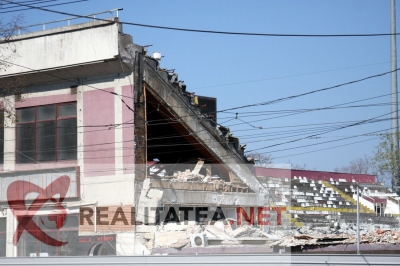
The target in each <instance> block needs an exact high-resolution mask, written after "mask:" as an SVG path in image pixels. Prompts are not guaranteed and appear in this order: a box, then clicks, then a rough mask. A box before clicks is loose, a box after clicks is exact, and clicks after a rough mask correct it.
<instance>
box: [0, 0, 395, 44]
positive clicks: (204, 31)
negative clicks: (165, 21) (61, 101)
mask: <svg viewBox="0 0 400 266" xmlns="http://www.w3.org/2000/svg"><path fill="white" fill-rule="evenodd" d="M3 1H5V2H9V3H11V1H10V0H3ZM17 4H18V5H20V6H26V7H30V8H33V9H38V10H42V11H46V12H51V13H57V14H61V15H68V16H74V17H79V18H89V17H87V16H82V15H78V14H72V13H68V12H61V11H56V10H52V9H47V8H42V7H35V6H30V5H27V4H22V3H17ZM90 19H93V18H90ZM94 19H96V20H100V21H107V20H105V19H100V18H94ZM119 23H121V24H124V25H131V26H139V27H146V28H155V29H164V30H174V31H185V32H196V33H212V34H224V35H242V36H260V37H325V38H326V37H379V36H392V35H400V33H366V34H279V33H253V32H231V31H216V30H201V29H189V28H177V27H166V26H157V25H149V24H141V23H133V22H125V21H121V22H119Z"/></svg>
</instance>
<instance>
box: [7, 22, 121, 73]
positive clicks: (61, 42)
mask: <svg viewBox="0 0 400 266" xmlns="http://www.w3.org/2000/svg"><path fill="white" fill-rule="evenodd" d="M99 26H101V27H99ZM13 40H14V41H13V42H11V43H6V44H0V45H1V49H2V51H5V54H4V55H3V58H7V61H9V62H11V64H10V66H9V67H8V68H7V71H5V70H2V72H0V76H6V75H13V74H21V73H27V72H32V70H48V69H53V68H61V67H66V66H71V65H78V64H85V63H89V62H94V61H103V60H107V59H108V60H110V59H114V57H115V56H117V55H118V25H117V24H115V23H112V24H110V23H105V22H98V21H96V22H89V23H84V24H79V25H74V26H68V27H62V28H55V29H51V30H45V31H39V32H34V33H28V34H24V35H19V36H17V37H14V38H13ZM78 46H79V49H77V47H78ZM14 49H15V51H16V53H15V54H13V52H12V51H13V50H14ZM14 64H16V65H14Z"/></svg>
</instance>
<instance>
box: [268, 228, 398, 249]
mask: <svg viewBox="0 0 400 266" xmlns="http://www.w3.org/2000/svg"><path fill="white" fill-rule="evenodd" d="M353 229H355V228H354V227H351V228H345V229H344V230H335V229H331V228H312V229H309V228H304V229H303V230H301V229H300V228H299V229H297V230H291V231H290V230H289V231H281V232H276V233H278V234H280V237H281V239H280V240H278V241H276V242H274V243H272V244H270V246H281V247H295V246H307V245H309V246H311V245H337V244H356V243H357V237H356V230H353ZM369 229H370V228H364V229H362V230H360V243H363V244H380V243H381V244H384V243H390V244H396V243H400V231H399V230H397V229H393V230H391V229H380V228H378V229H377V230H369Z"/></svg>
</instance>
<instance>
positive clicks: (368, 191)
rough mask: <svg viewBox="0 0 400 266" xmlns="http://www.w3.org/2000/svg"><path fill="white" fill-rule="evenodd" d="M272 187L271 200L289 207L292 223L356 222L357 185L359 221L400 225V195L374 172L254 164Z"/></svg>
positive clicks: (324, 224)
mask: <svg viewBox="0 0 400 266" xmlns="http://www.w3.org/2000/svg"><path fill="white" fill-rule="evenodd" d="M254 173H255V175H256V177H257V178H258V180H259V181H260V182H261V183H262V184H263V185H264V186H265V187H266V188H267V189H268V190H269V192H270V195H271V196H270V202H271V204H274V205H276V206H280V207H283V208H286V213H285V212H283V217H286V218H287V219H288V220H289V221H290V222H291V225H292V226H310V227H325V226H330V227H334V226H340V224H343V223H346V224H349V225H351V224H355V223H356V221H357V186H358V189H359V200H360V223H361V224H371V225H375V226H379V227H382V228H396V227H397V228H398V227H399V220H398V217H399V208H400V205H399V203H400V197H398V195H396V194H395V193H393V192H392V191H391V190H390V189H389V188H387V187H385V186H384V185H383V184H382V183H378V182H376V177H375V176H374V175H360V174H347V173H332V172H322V171H308V170H288V169H276V168H265V167H257V166H256V167H254Z"/></svg>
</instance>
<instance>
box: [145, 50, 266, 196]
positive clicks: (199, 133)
mask: <svg viewBox="0 0 400 266" xmlns="http://www.w3.org/2000/svg"><path fill="white" fill-rule="evenodd" d="M144 60H145V61H144V64H143V67H144V73H145V74H144V81H145V82H146V84H147V85H148V86H146V88H147V89H148V90H149V91H150V92H151V93H152V94H153V95H154V96H155V97H156V98H157V99H158V100H159V101H160V102H161V103H162V104H163V105H164V106H165V107H166V108H167V109H168V110H169V112H170V113H171V114H172V115H173V116H174V117H175V118H176V119H178V120H179V121H180V123H181V125H183V126H184V127H185V129H186V130H187V131H188V132H189V133H191V134H192V135H193V136H194V137H195V138H196V139H197V141H198V142H199V143H201V144H202V145H203V146H204V147H205V148H206V149H207V150H208V151H209V152H210V153H211V154H213V155H214V157H215V158H217V159H218V161H219V162H220V163H221V164H223V165H224V166H225V168H226V169H228V170H230V171H232V172H233V173H234V174H235V175H236V176H237V177H238V178H239V179H240V180H241V181H242V182H243V183H244V184H246V185H247V186H248V187H249V188H250V189H251V190H253V191H254V192H256V193H260V192H265V191H264V188H263V186H262V185H261V184H260V183H259V181H258V180H257V179H256V178H255V177H254V175H253V172H252V170H251V169H250V168H249V166H248V165H247V164H245V162H244V161H243V160H242V158H241V157H240V156H239V154H238V153H236V152H235V151H234V150H232V149H230V148H229V146H228V145H227V144H226V143H224V141H223V140H222V139H221V138H219V136H218V133H217V131H216V130H215V129H214V128H212V127H211V125H209V124H208V123H207V122H206V121H204V120H203V119H202V118H201V115H200V113H199V112H198V111H197V110H194V108H191V106H190V105H189V104H188V103H187V102H186V101H185V100H186V99H184V97H183V96H181V94H180V92H179V91H178V90H177V89H176V88H174V87H173V86H171V84H169V82H168V81H167V80H165V79H164V78H163V77H162V74H163V72H161V71H158V70H155V69H154V68H153V66H152V65H151V64H150V63H148V62H147V61H149V60H151V59H148V58H145V59H144ZM164 76H165V75H164Z"/></svg>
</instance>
